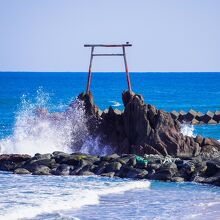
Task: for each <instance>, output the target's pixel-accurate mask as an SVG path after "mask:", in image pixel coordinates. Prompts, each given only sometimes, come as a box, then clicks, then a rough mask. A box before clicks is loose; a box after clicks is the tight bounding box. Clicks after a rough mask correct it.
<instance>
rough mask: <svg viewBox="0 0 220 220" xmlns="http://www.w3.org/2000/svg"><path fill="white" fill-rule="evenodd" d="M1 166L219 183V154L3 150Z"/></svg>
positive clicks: (43, 171)
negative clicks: (205, 157)
mask: <svg viewBox="0 0 220 220" xmlns="http://www.w3.org/2000/svg"><path fill="white" fill-rule="evenodd" d="M0 170H2V171H9V172H13V173H14V174H32V175H61V176H67V175H82V176H92V175H100V176H104V177H110V178H113V177H119V178H132V179H150V180H161V181H169V182H183V181H192V182H197V183H206V184H213V185H216V186H220V157H219V158H215V159H211V160H207V161H203V160H202V159H201V158H200V157H197V158H191V159H190V160H185V159H180V158H172V157H169V156H166V157H164V156H162V155H152V154H151V155H144V156H143V157H140V156H137V155H134V154H123V155H120V156H119V155H118V154H112V155H108V156H92V155H87V154H81V153H72V154H67V153H64V152H53V153H52V154H35V156H33V157H31V156H29V155H19V154H3V155H0Z"/></svg>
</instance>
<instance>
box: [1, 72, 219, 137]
mask: <svg viewBox="0 0 220 220" xmlns="http://www.w3.org/2000/svg"><path fill="white" fill-rule="evenodd" d="M130 75H131V83H132V89H133V91H134V92H136V93H141V94H142V95H143V96H144V99H145V102H146V103H149V104H153V105H155V106H156V107H157V108H160V109H164V110H166V111H172V110H177V111H179V110H185V111H188V110H189V109H191V108H192V109H195V110H197V111H202V112H206V111H208V110H211V111H215V110H220V98H219V96H220V73H131V74H130ZM86 81H87V73H76V72H74V73H65V72H61V73H60V72H55V73H53V72H52V73H44V72H41V73H37V72H0V137H1V138H2V137H6V136H7V135H9V134H11V133H12V131H13V126H14V123H15V116H16V113H17V112H18V111H19V109H20V108H21V98H22V97H23V96H24V95H26V96H27V97H28V99H29V100H32V101H34V100H35V99H36V96H37V91H38V90H39V89H41V90H42V91H43V92H45V93H46V94H47V98H48V97H49V98H48V99H49V100H47V102H48V103H47V108H49V110H50V111H62V110H64V109H65V108H66V107H67V106H68V104H69V103H70V101H71V100H72V99H74V98H75V97H76V96H77V95H78V94H79V93H80V92H83V91H85V86H86ZM125 89H127V84H126V80H125V74H124V73H93V74H92V81H91V91H92V93H93V95H94V99H95V103H96V104H97V105H98V106H99V107H100V108H101V109H103V110H104V109H105V108H108V107H109V106H110V105H113V107H115V108H119V109H122V108H123V105H122V100H121V93H122V91H123V90H125ZM35 101H36V100H35ZM195 133H196V134H202V135H204V136H208V137H213V138H217V139H220V126H219V125H215V126H197V127H196V129H195Z"/></svg>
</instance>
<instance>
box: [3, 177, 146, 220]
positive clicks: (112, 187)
mask: <svg viewBox="0 0 220 220" xmlns="http://www.w3.org/2000/svg"><path fill="white" fill-rule="evenodd" d="M11 178H16V177H15V175H14V176H12V177H11ZM25 178H26V179H25ZM62 178H65V180H62ZM62 178H58V177H47V182H43V179H41V177H37V178H35V177H32V176H30V177H28V176H25V177H20V176H19V177H18V180H17V181H20V182H19V186H20V187H19V186H17V187H18V188H17V191H16V192H14V188H13V186H14V185H15V184H16V182H15V181H14V182H11V183H10V186H6V188H9V187H10V188H12V189H11V190H9V191H4V192H2V193H3V196H2V197H1V198H0V202H2V203H3V204H4V205H3V207H2V208H1V210H0V219H10V220H13V219H23V218H33V217H35V216H38V215H42V214H45V213H47V214H48V213H55V212H59V211H62V212H63V211H65V210H72V211H73V210H76V209H80V208H81V207H83V206H85V205H97V204H99V202H100V196H103V195H108V194H113V193H114V194H118V193H123V192H125V191H128V190H133V189H138V188H148V187H149V186H150V183H149V182H148V181H120V182H119V181H118V182H117V181H116V182H114V181H113V182H111V181H109V180H110V179H108V178H103V179H101V181H100V180H99V181H98V179H99V178H95V177H93V178H94V179H93V180H92V181H91V180H90V181H86V180H87V178H89V177H62ZM31 179H32V181H35V182H38V181H40V182H42V185H41V186H40V189H39V187H38V186H37V184H33V182H32V181H31ZM64 182H65V183H64ZM79 183H80V184H79ZM0 191H1V190H0ZM6 194H7V196H10V197H7V196H6ZM7 198H11V199H13V201H14V203H12V204H11V206H7V204H5V203H4V201H6V200H7ZM71 219H72V218H71Z"/></svg>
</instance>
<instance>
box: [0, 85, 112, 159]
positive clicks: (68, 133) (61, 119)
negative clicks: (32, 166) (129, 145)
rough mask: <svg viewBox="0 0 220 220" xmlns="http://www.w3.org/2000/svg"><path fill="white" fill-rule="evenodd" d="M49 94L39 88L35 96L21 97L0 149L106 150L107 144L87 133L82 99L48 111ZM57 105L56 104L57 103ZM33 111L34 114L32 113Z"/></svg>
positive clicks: (107, 149) (10, 151)
mask: <svg viewBox="0 0 220 220" xmlns="http://www.w3.org/2000/svg"><path fill="white" fill-rule="evenodd" d="M48 100H49V95H48V94H47V93H44V92H43V91H42V89H40V90H39V91H38V92H37V96H36V99H35V100H34V101H30V100H29V99H28V98H27V97H26V96H23V97H22V101H21V108H20V110H19V111H18V112H17V114H16V120H15V125H14V128H13V134H12V135H11V136H9V137H6V138H4V139H2V140H0V153H27V154H30V155H34V154H35V153H51V152H53V151H64V152H79V151H81V152H84V153H91V154H101V155H103V154H107V153H109V152H110V148H109V147H100V142H99V138H98V137H96V138H93V137H90V136H89V132H88V128H87V126H86V122H87V119H86V116H85V110H84V107H83V105H82V102H81V101H79V100H75V102H74V103H73V104H72V107H71V108H68V109H67V111H66V112H62V113H52V114H49V113H47V111H46V110H45V109H46V108H47V107H48V106H49V103H48ZM57 109H59V106H57ZM36 113H37V114H36Z"/></svg>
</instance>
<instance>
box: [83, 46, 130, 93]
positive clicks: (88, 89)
mask: <svg viewBox="0 0 220 220" xmlns="http://www.w3.org/2000/svg"><path fill="white" fill-rule="evenodd" d="M131 46H132V44H129V43H128V42H127V43H126V44H85V45H84V47H91V56H90V63H89V71H88V79H87V85H86V93H87V94H88V93H89V91H90V81H91V71H92V61H93V57H95V56H123V57H124V64H125V72H126V79H127V83H128V90H129V91H130V92H131V82H130V75H129V71H128V64H127V59H126V53H125V47H131ZM95 47H121V48H122V53H113V54H112V53H111V54H110V53H106V54H105V53H94V49H95Z"/></svg>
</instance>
